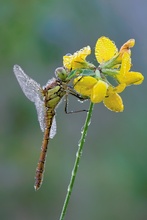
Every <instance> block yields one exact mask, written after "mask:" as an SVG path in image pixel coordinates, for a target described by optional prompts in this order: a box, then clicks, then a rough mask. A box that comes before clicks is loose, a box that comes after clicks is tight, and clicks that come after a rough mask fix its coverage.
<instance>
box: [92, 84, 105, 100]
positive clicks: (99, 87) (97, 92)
mask: <svg viewBox="0 0 147 220" xmlns="http://www.w3.org/2000/svg"><path fill="white" fill-rule="evenodd" d="M107 88H108V84H107V83H105V82H104V81H102V80H99V81H98V82H97V83H96V84H95V85H94V86H93V89H92V92H91V97H90V99H91V102H93V103H99V102H101V101H103V99H104V98H105V96H106V92H107Z"/></svg>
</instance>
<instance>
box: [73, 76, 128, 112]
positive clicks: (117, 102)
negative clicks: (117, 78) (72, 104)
mask: <svg viewBox="0 0 147 220" xmlns="http://www.w3.org/2000/svg"><path fill="white" fill-rule="evenodd" d="M74 89H75V90H76V91H77V92H78V93H80V94H81V95H83V96H88V97H89V98H90V100H91V102H92V103H99V102H102V101H103V103H104V105H105V106H106V107H107V108H108V109H110V110H112V111H115V112H122V111H123V109H124V106H123V102H122V99H121V97H120V96H119V95H118V94H117V93H120V92H122V91H123V90H124V89H125V84H121V85H118V86H117V87H112V86H109V87H108V84H107V83H106V82H104V81H103V80H101V79H99V80H98V79H96V78H93V77H91V76H84V77H81V76H79V77H77V78H75V79H74Z"/></svg>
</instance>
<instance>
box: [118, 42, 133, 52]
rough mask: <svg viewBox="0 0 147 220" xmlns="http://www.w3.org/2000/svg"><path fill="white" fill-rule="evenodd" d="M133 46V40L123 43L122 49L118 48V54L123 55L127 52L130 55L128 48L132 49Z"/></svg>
mask: <svg viewBox="0 0 147 220" xmlns="http://www.w3.org/2000/svg"><path fill="white" fill-rule="evenodd" d="M134 45H135V40H134V39H130V40H128V41H127V42H126V43H124V44H123V45H122V47H121V48H120V51H119V53H120V54H122V55H123V53H124V52H128V53H129V54H130V48H132V47H134Z"/></svg>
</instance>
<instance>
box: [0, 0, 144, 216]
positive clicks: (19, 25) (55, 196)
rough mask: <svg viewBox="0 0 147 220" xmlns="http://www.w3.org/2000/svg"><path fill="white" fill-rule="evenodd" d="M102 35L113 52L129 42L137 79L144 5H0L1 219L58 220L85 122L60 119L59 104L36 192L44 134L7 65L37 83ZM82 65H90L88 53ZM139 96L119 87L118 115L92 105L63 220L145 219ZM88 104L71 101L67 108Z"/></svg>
mask: <svg viewBox="0 0 147 220" xmlns="http://www.w3.org/2000/svg"><path fill="white" fill-rule="evenodd" d="M103 35H105V36H107V37H109V38H110V39H112V40H114V41H115V43H116V45H117V46H118V48H119V47H120V46H121V45H122V44H123V43H124V42H126V41H127V40H128V39H130V38H135V40H136V45H135V47H134V48H133V49H132V60H133V70H135V71H140V72H142V73H143V74H144V75H146V67H147V1H146V0H140V1H134V0H123V1H118V0H111V1H109V0H99V1H98V0H91V1H84V0H74V1H70V0H63V1H59V0H58V1H57V0H54V1H53V0H42V1H35V0H30V1H27V0H26V1H19V0H0V219H2V220H9V219H11V220H20V219H21V220H26V219H27V220H43V219H51V220H54V219H59V215H60V212H61V208H62V205H63V201H64V198H65V194H66V190H67V186H68V183H69V179H70V174H71V170H72V167H73V163H74V160H75V154H76V151H77V145H78V140H79V138H80V132H81V128H82V126H83V123H84V120H85V116H86V115H85V113H79V114H70V115H66V114H65V112H64V102H62V104H61V105H60V106H59V107H58V109H57V117H56V119H57V125H58V130H57V131H58V132H57V134H56V136H55V138H54V139H53V140H51V141H50V145H49V149H48V156H47V162H46V171H45V176H44V182H43V185H42V187H41V189H40V190H39V191H37V192H35V191H34V188H33V185H34V175H35V169H36V165H37V162H38V158H39V154H40V146H41V142H42V136H43V134H42V132H41V130H40V127H39V124H38V121H37V114H36V110H35V107H34V105H33V104H32V103H31V102H30V101H29V100H28V99H27V98H26V97H25V96H24V94H23V93H22V91H21V89H20V87H19V85H18V82H17V81H16V78H15V76H14V74H13V71H12V68H13V65H14V64H19V65H20V66H21V67H22V68H23V69H24V70H25V72H26V73H27V74H28V75H29V76H30V77H32V78H33V79H35V80H36V81H37V82H39V83H40V84H41V85H44V84H46V82H47V81H48V79H50V78H51V77H53V76H54V70H55V68H56V67H59V66H62V57H63V55H65V54H66V53H73V52H75V51H77V50H79V49H80V48H82V47H84V46H87V45H90V46H91V48H92V50H94V46H95V42H96V40H97V38H98V37H100V36H103ZM88 60H89V61H91V62H93V63H95V64H96V60H95V58H94V55H91V56H89V57H88ZM145 77H146V76H145ZM146 94H147V84H146V81H144V83H143V84H142V85H141V86H131V87H129V88H127V89H126V90H125V92H123V93H122V94H121V96H122V98H123V100H124V104H125V110H124V112H123V113H119V114H118V113H113V112H111V111H109V110H107V109H106V108H105V107H104V106H103V104H98V105H95V109H94V112H93V117H92V121H91V125H90V127H89V131H88V135H87V139H86V143H85V147H84V151H83V156H82V160H81V163H80V167H79V170H78V175H77V178H76V182H75V186H74V190H73V193H72V197H71V201H70V204H69V208H68V212H67V215H66V218H65V219H70V220H75V219H76V220H79V219H80V220H81V219H84V220H89V219H92V220H93V219H97V220H98V219H100V220H124V219H125V220H131V219H133V220H145V219H147V129H146V128H147V101H146ZM88 105H89V103H88V102H87V103H84V104H80V103H79V102H77V100H76V99H75V98H73V97H70V103H69V108H70V109H71V110H76V109H83V108H84V109H85V108H88Z"/></svg>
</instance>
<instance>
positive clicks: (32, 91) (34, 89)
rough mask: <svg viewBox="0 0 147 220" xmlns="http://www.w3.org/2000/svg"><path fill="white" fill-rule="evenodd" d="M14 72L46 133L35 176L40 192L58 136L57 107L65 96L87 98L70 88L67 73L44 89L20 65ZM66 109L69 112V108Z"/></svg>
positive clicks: (36, 188) (53, 80) (49, 82)
mask: <svg viewBox="0 0 147 220" xmlns="http://www.w3.org/2000/svg"><path fill="white" fill-rule="evenodd" d="M13 71H14V74H15V76H16V79H17V81H18V83H19V85H20V87H21V89H22V91H23V93H24V94H25V96H26V97H27V98H28V99H29V100H30V101H31V102H34V104H35V107H36V110H37V115H38V121H39V124H40V128H41V130H42V132H44V136H43V141H42V146H41V153H40V157H39V162H38V164H37V168H36V175H35V185H34V188H35V190H38V189H39V188H40V186H41V184H42V181H43V175H44V169H45V161H46V154H47V148H48V143H49V140H50V138H53V137H54V136H55V134H56V119H55V110H56V107H57V106H58V104H59V103H60V101H61V99H62V98H63V97H64V96H66V97H67V96H68V94H72V95H74V96H76V97H77V98H78V99H80V100H85V99H86V98H85V97H82V96H81V95H80V94H78V93H77V92H76V91H75V90H74V89H73V88H72V87H71V86H69V84H68V83H69V81H70V80H71V78H70V79H68V77H67V76H68V75H67V73H66V71H64V72H63V73H61V74H58V75H57V77H56V78H54V77H53V78H52V79H50V80H49V81H48V82H47V84H46V85H45V86H43V87H41V86H40V84H38V83H37V82H36V81H35V80H33V79H32V78H30V77H29V76H28V75H27V74H26V73H25V72H24V71H23V70H22V68H21V67H20V66H19V65H14V67H13ZM65 109H66V110H67V107H66V108H65ZM77 112H79V111H77Z"/></svg>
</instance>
